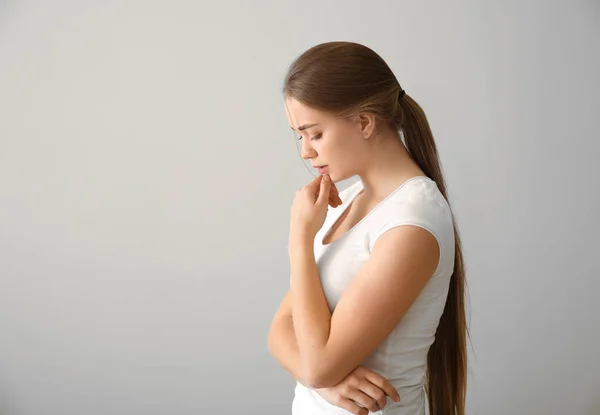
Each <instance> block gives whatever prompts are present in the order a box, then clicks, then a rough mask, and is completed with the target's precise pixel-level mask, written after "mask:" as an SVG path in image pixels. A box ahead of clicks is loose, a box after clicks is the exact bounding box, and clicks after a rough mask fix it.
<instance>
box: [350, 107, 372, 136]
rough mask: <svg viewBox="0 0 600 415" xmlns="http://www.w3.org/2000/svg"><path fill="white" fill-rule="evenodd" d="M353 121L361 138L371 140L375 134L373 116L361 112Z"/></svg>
mask: <svg viewBox="0 0 600 415" xmlns="http://www.w3.org/2000/svg"><path fill="white" fill-rule="evenodd" d="M355 119H356V123H357V126H358V128H359V129H360V133H361V134H362V136H363V137H364V138H366V139H369V138H371V136H372V135H373V133H374V132H375V116H374V115H373V114H371V113H368V112H363V113H360V114H359V115H357V116H356V118H355Z"/></svg>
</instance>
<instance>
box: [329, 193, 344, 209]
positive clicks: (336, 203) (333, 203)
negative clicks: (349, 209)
mask: <svg viewBox="0 0 600 415" xmlns="http://www.w3.org/2000/svg"><path fill="white" fill-rule="evenodd" d="M329 204H330V205H331V207H334V208H335V207H338V206H339V205H341V204H342V201H341V200H340V198H339V197H338V196H336V195H334V194H332V193H331V192H329Z"/></svg>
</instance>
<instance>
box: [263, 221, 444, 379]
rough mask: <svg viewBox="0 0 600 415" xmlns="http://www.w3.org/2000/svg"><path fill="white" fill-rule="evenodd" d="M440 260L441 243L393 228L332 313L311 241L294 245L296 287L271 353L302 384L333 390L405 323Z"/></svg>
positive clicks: (280, 315) (276, 325)
mask: <svg viewBox="0 0 600 415" xmlns="http://www.w3.org/2000/svg"><path fill="white" fill-rule="evenodd" d="M439 255H440V253H439V246H438V243H437V240H436V239H435V237H434V236H433V235H432V234H431V233H430V232H429V231H426V230H425V229H423V228H420V227H418V226H411V225H405V226H398V227H395V228H392V229H390V230H388V231H387V232H385V233H384V234H383V235H381V236H380V237H379V238H378V240H377V242H376V243H375V246H374V248H373V251H372V253H371V255H370V257H369V260H368V261H367V262H366V263H365V264H364V266H363V267H362V268H361V270H360V271H359V272H358V274H357V275H356V276H355V277H354V279H353V280H352V282H351V283H350V284H349V285H348V287H347V288H346V290H345V291H344V294H343V295H342V297H341V298H340V301H339V302H338V304H337V305H336V308H335V310H334V312H333V314H332V313H331V312H330V311H329V308H328V306H327V302H326V300H325V295H324V293H323V288H322V285H321V281H320V276H319V272H318V268H317V265H316V261H315V257H314V252H313V243H312V241H308V240H300V241H295V242H294V244H293V246H290V265H291V271H292V287H291V288H290V290H289V291H288V293H287V294H286V296H285V298H284V299H283V301H282V303H281V305H280V307H279V310H278V311H277V313H276V315H275V317H274V319H273V322H272V324H271V330H270V332H269V340H268V343H269V350H270V351H271V353H272V354H273V355H274V356H275V357H276V358H277V360H278V361H279V362H280V364H281V365H282V366H283V367H284V368H285V369H286V370H287V371H288V372H289V373H290V374H291V375H292V376H293V377H294V378H295V379H297V380H298V381H299V382H301V383H302V384H304V385H306V386H308V387H311V388H325V387H331V386H334V385H336V384H337V383H339V382H340V381H341V380H342V379H343V378H344V377H345V376H347V375H348V374H349V373H350V372H351V371H352V370H354V369H355V368H356V367H357V366H359V365H360V364H361V362H362V361H363V360H364V359H365V358H366V357H367V356H368V355H369V354H370V353H372V352H373V350H375V348H376V347H377V346H379V344H381V342H382V341H383V340H384V339H385V338H386V337H387V336H388V335H389V334H390V333H391V332H392V330H393V329H394V327H395V326H396V325H397V324H398V323H399V322H400V320H401V319H402V317H403V316H404V314H406V312H407V311H408V309H409V308H410V306H411V305H412V303H413V302H414V300H415V299H416V298H417V296H418V295H419V293H420V292H421V290H422V289H423V288H424V287H425V285H426V284H427V282H428V281H429V278H430V277H431V276H432V275H433V273H434V271H435V269H436V267H437V264H438V261H439Z"/></svg>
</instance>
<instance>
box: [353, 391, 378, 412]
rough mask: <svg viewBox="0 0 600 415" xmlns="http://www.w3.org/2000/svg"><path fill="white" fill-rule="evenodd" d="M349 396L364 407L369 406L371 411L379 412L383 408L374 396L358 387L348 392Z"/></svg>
mask: <svg viewBox="0 0 600 415" xmlns="http://www.w3.org/2000/svg"><path fill="white" fill-rule="evenodd" d="M347 398H348V399H351V400H353V401H354V402H356V403H357V404H358V405H360V406H362V407H363V408H367V409H368V410H369V411H371V412H377V411H379V410H380V409H381V408H380V407H379V406H378V404H377V402H376V401H374V400H373V398H371V397H370V396H369V395H367V394H366V393H364V392H362V391H360V390H358V389H354V388H352V389H351V390H350V392H349V393H348V395H347Z"/></svg>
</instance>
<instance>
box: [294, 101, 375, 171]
mask: <svg viewBox="0 0 600 415" xmlns="http://www.w3.org/2000/svg"><path fill="white" fill-rule="evenodd" d="M286 112H287V116H288V120H289V123H290V127H291V128H292V130H294V131H295V135H296V138H297V139H300V143H301V146H302V158H303V159H305V160H308V159H310V161H311V164H312V166H313V167H317V166H327V168H326V169H325V170H324V171H321V172H320V174H329V175H330V176H331V179H332V181H333V182H339V181H342V180H345V179H347V178H350V177H352V176H354V175H356V174H357V173H358V171H359V169H360V168H362V167H363V166H362V164H364V161H365V159H366V157H365V152H366V151H367V150H368V148H367V144H366V142H367V141H368V140H365V139H364V137H365V131H366V130H365V125H364V121H363V122H361V121H360V120H359V119H358V118H357V119H356V120H345V119H340V118H337V117H334V116H333V115H331V114H328V113H325V112H322V111H319V110H316V109H313V108H310V107H308V106H306V105H304V104H302V103H301V102H299V101H297V100H296V99H294V98H287V99H286ZM367 130H368V127H367Z"/></svg>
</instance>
